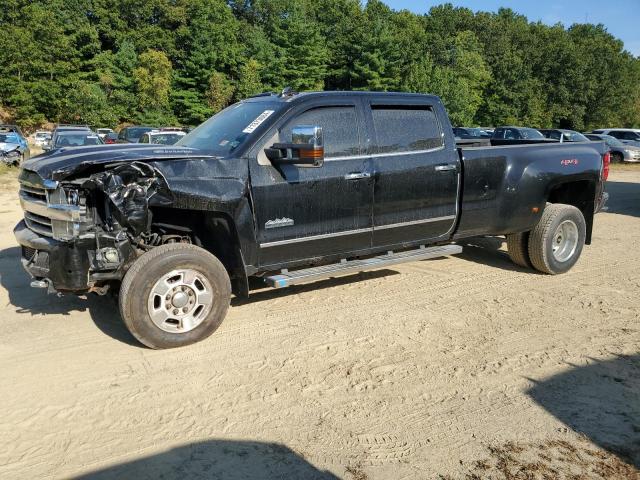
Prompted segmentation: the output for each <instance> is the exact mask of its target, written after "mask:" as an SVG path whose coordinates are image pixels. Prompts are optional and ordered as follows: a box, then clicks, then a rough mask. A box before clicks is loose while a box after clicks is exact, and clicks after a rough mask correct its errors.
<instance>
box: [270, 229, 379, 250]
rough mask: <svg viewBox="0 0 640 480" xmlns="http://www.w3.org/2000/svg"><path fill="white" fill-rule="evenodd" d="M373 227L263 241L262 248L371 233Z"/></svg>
mask: <svg viewBox="0 0 640 480" xmlns="http://www.w3.org/2000/svg"><path fill="white" fill-rule="evenodd" d="M372 230H373V229H371V228H360V229H358V230H345V231H344V232H336V233H323V234H321V235H311V236H309V237H299V238H290V239H287V240H277V241H275V242H267V243H261V244H260V248H268V247H278V246H280V245H289V244H291V243H299V242H311V241H313V240H324V239H325V238H333V237H341V236H343V235H357V234H359V233H369V232H371V231H372Z"/></svg>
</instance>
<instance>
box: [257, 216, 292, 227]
mask: <svg viewBox="0 0 640 480" xmlns="http://www.w3.org/2000/svg"><path fill="white" fill-rule="evenodd" d="M294 223H295V222H294V221H293V220H292V219H290V218H286V217H283V218H276V219H275V220H269V221H268V222H267V223H265V224H264V228H280V227H291V226H293V225H294Z"/></svg>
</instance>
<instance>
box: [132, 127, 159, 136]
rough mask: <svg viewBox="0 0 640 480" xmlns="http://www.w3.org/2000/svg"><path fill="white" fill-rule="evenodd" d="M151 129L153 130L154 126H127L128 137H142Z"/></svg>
mask: <svg viewBox="0 0 640 480" xmlns="http://www.w3.org/2000/svg"><path fill="white" fill-rule="evenodd" d="M151 130H153V127H128V128H127V138H128V139H133V138H135V139H138V138H140V137H141V136H142V135H144V134H145V133H147V132H150V131H151Z"/></svg>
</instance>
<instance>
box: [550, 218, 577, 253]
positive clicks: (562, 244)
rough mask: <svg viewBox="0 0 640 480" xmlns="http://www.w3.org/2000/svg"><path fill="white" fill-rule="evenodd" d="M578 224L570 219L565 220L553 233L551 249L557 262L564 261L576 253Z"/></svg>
mask: <svg viewBox="0 0 640 480" xmlns="http://www.w3.org/2000/svg"><path fill="white" fill-rule="evenodd" d="M579 238H580V235H579V234H578V226H577V225H576V224H575V223H574V222H573V221H572V220H565V221H564V222H562V223H561V224H560V225H558V228H556V231H555V233H554V234H553V240H552V242H553V243H552V245H551V251H552V252H553V257H554V258H555V259H556V260H557V261H558V262H566V261H567V260H569V259H570V258H571V257H573V255H574V254H575V253H576V250H577V248H578V239H579Z"/></svg>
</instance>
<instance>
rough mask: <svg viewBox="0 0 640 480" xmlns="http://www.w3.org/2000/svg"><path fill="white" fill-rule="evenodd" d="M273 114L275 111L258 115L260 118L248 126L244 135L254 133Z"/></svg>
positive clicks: (243, 131) (266, 111)
mask: <svg viewBox="0 0 640 480" xmlns="http://www.w3.org/2000/svg"><path fill="white" fill-rule="evenodd" d="M273 112H274V110H265V111H264V112H262V113H261V114H260V115H258V118H256V119H255V120H254V121H253V122H251V123H250V124H249V125H247V128H245V129H244V130H242V133H253V132H254V131H255V129H256V128H258V127H259V126H260V125H262V122H264V121H265V120H266V119H267V118H269V117H270V116H271V114H272V113H273Z"/></svg>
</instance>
